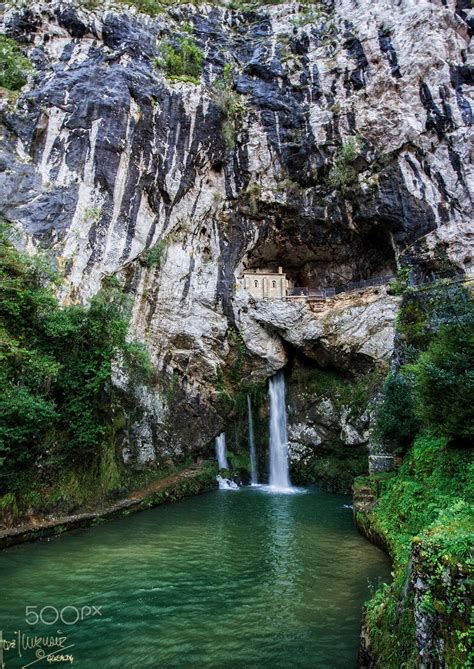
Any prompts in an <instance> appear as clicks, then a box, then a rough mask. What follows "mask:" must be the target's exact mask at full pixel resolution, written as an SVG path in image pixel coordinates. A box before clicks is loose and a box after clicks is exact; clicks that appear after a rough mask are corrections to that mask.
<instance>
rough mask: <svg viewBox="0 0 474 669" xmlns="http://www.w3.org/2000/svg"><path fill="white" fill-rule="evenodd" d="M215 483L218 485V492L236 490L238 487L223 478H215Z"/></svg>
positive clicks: (233, 482)
mask: <svg viewBox="0 0 474 669" xmlns="http://www.w3.org/2000/svg"><path fill="white" fill-rule="evenodd" d="M216 481H217V483H218V484H219V490H238V489H239V486H238V485H237V483H236V482H235V481H232V479H226V478H224V477H223V476H219V475H218V476H217V477H216Z"/></svg>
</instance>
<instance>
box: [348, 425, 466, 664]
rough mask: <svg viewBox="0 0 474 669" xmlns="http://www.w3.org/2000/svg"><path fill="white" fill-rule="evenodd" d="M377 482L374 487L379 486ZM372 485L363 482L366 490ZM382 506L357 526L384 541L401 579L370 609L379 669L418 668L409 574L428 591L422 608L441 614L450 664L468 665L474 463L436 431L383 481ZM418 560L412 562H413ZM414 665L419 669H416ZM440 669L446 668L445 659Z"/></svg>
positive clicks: (418, 442) (361, 517) (382, 592)
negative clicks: (416, 576)
mask: <svg viewBox="0 0 474 669" xmlns="http://www.w3.org/2000/svg"><path fill="white" fill-rule="evenodd" d="M374 483H376V482H375V480H374V477H371V479H369V485H370V484H372V488H373V487H374ZM367 484H368V482H367V479H364V480H361V481H360V482H356V487H357V486H358V485H361V486H365V487H366V486H367ZM378 487H379V495H378V502H377V505H376V506H375V507H374V509H373V510H372V511H371V512H370V513H369V514H367V515H366V514H361V513H359V514H358V516H357V518H358V521H359V522H360V523H361V524H362V525H363V526H364V525H365V526H368V527H369V528H370V530H371V531H372V532H375V534H377V535H379V536H381V537H383V538H384V540H385V542H386V543H387V544H388V546H389V549H390V552H391V555H392V557H393V559H394V569H395V578H394V581H393V583H392V584H390V585H387V586H384V587H383V588H382V589H381V590H379V591H378V592H377V593H376V594H375V596H374V597H373V598H372V599H371V601H370V602H369V604H368V606H367V610H366V621H367V623H368V626H369V629H370V635H371V640H372V652H373V654H374V656H375V658H376V660H377V666H383V667H387V669H398V667H400V666H402V664H403V662H405V663H407V664H406V666H417V665H416V661H415V660H416V642H415V621H414V613H413V609H414V606H415V602H414V600H413V591H412V590H411V589H410V588H409V583H410V581H409V576H410V573H409V572H410V570H412V569H416V570H417V573H422V574H423V578H424V580H425V581H426V582H427V585H428V589H427V590H426V591H425V592H424V594H423V597H422V599H421V600H420V602H419V603H418V604H417V606H418V607H419V608H420V610H422V611H424V612H425V613H429V614H436V615H438V616H440V625H439V634H440V635H441V636H442V637H443V639H444V644H445V656H444V660H445V661H446V662H447V665H446V666H453V667H454V666H459V667H462V666H469V665H468V664H464V662H466V660H467V654H468V651H467V642H466V635H467V633H468V625H469V617H468V603H467V602H468V599H467V587H468V586H467V574H468V571H469V563H470V559H471V552H472V533H473V529H474V527H473V502H474V461H473V457H472V454H471V453H468V452H467V451H466V450H463V449H456V448H453V447H452V446H448V444H447V440H446V439H444V438H442V437H434V436H432V435H431V434H429V433H425V434H422V435H420V436H419V437H418V438H417V439H416V440H415V442H414V444H413V447H412V449H411V451H410V452H409V454H408V456H407V457H406V459H405V461H404V463H403V465H402V467H401V468H400V471H399V472H398V474H396V475H395V476H391V477H385V478H381V479H380V480H379V481H378ZM410 556H411V562H410V561H409V559H410ZM411 662H413V664H410V663H411ZM439 666H444V664H443V662H442V661H441V659H440V664H439Z"/></svg>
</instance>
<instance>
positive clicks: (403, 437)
mask: <svg viewBox="0 0 474 669" xmlns="http://www.w3.org/2000/svg"><path fill="white" fill-rule="evenodd" d="M414 409H415V401H414V398H413V380H412V379H410V378H409V377H407V376H405V375H403V374H402V373H396V374H389V375H388V377H387V379H386V381H385V385H384V389H383V400H382V403H381V405H380V406H379V407H378V410H377V419H376V425H375V434H376V436H377V437H378V438H379V439H380V440H381V441H382V442H383V443H384V445H385V446H386V447H389V448H391V449H397V448H400V447H403V446H406V445H407V444H408V443H409V441H410V439H412V438H413V437H414V436H415V434H416V431H417V428H418V419H417V417H416V415H415V410H414Z"/></svg>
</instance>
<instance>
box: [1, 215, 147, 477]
mask: <svg viewBox="0 0 474 669" xmlns="http://www.w3.org/2000/svg"><path fill="white" fill-rule="evenodd" d="M51 279H52V275H51V272H50V270H48V269H47V264H46V263H44V262H42V261H41V260H38V259H35V258H30V257H28V256H27V255H25V254H23V253H21V252H19V251H18V250H17V249H15V248H14V246H13V245H12V243H11V241H10V239H9V231H8V228H7V227H5V226H4V227H2V228H0V317H1V326H0V383H1V385H2V391H3V392H2V395H1V398H0V455H1V458H2V468H3V472H2V478H1V479H0V481H1V483H2V485H5V482H6V481H9V485H12V482H13V481H14V480H16V478H18V477H20V476H21V475H22V474H21V472H22V470H23V473H24V472H25V471H27V470H28V468H30V469H31V468H32V467H33V466H34V465H36V464H37V463H38V462H42V463H43V464H45V463H46V464H47V463H48V462H49V463H60V462H68V463H73V462H79V463H81V464H82V465H86V464H88V463H91V461H92V459H93V458H94V457H95V456H96V455H99V454H100V452H101V447H102V444H103V442H104V439H105V438H106V435H107V430H108V429H109V427H110V423H111V421H112V418H113V416H112V415H111V412H112V413H113V411H115V412H118V413H120V409H121V406H122V404H123V402H124V401H125V398H124V397H122V396H121V395H118V394H117V393H116V392H114V390H113V387H112V384H111V378H112V364H113V361H114V360H116V359H120V360H121V362H122V364H123V366H125V368H126V371H128V372H129V374H130V376H133V378H137V379H139V380H145V379H147V378H148V377H149V374H150V363H149V361H148V358H147V356H146V353H145V351H144V349H143V347H142V346H140V345H138V344H136V343H133V342H132V343H130V342H128V341H127V331H128V314H129V308H128V302H127V299H126V296H125V295H124V294H123V292H122V291H121V289H120V287H119V286H118V285H117V282H116V281H113V280H109V281H106V282H104V287H103V289H102V290H101V291H100V293H99V294H98V295H96V296H95V297H94V298H93V299H92V300H91V303H90V306H89V307H88V308H86V307H83V306H80V305H73V306H69V307H65V308H63V307H61V306H60V305H59V303H58V301H57V299H56V297H55V296H54V293H53V292H52V288H51ZM137 375H138V377H137Z"/></svg>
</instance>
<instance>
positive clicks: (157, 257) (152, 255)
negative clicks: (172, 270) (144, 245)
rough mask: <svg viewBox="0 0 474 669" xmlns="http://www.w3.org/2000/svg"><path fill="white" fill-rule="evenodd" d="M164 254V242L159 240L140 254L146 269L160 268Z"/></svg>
mask: <svg viewBox="0 0 474 669" xmlns="http://www.w3.org/2000/svg"><path fill="white" fill-rule="evenodd" d="M165 252H166V242H165V241H164V240H161V241H160V242H157V243H156V244H155V245H154V246H152V247H151V248H150V249H148V250H147V251H145V252H144V253H143V254H142V258H143V261H144V263H145V265H146V266H147V267H160V266H161V263H162V261H163V256H164V254H165Z"/></svg>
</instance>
